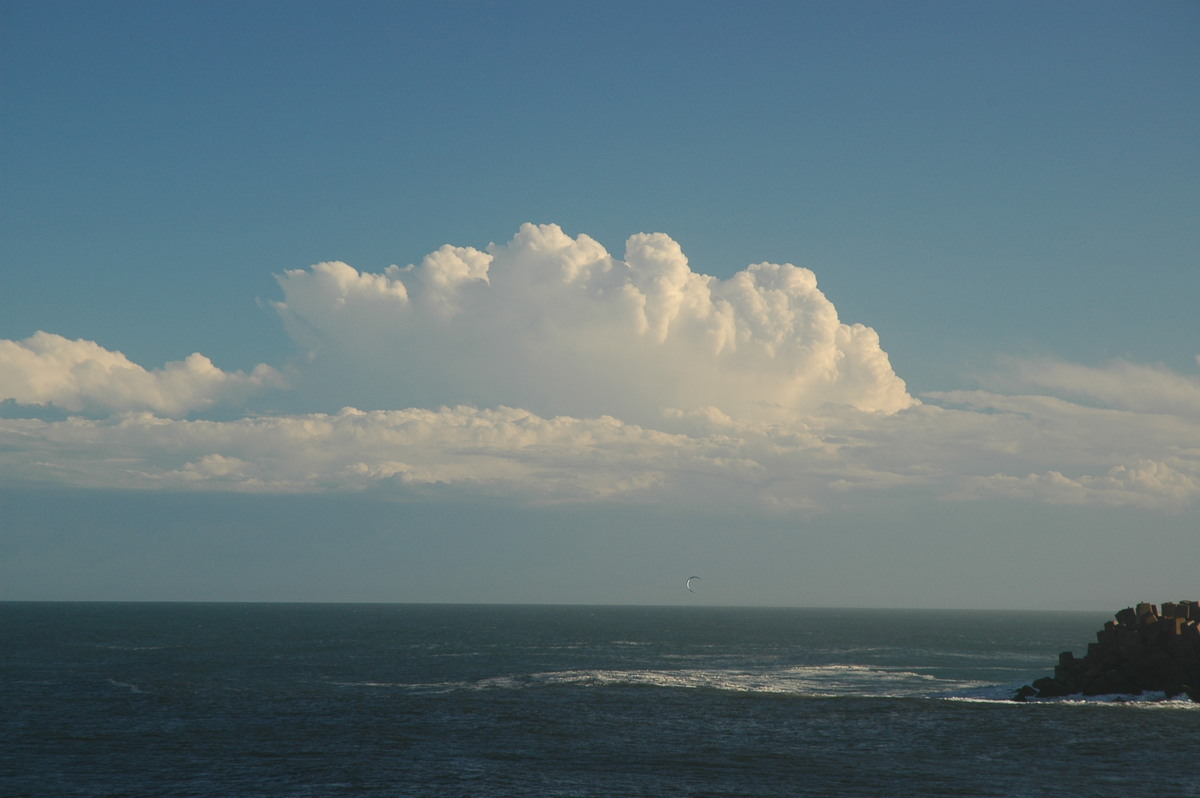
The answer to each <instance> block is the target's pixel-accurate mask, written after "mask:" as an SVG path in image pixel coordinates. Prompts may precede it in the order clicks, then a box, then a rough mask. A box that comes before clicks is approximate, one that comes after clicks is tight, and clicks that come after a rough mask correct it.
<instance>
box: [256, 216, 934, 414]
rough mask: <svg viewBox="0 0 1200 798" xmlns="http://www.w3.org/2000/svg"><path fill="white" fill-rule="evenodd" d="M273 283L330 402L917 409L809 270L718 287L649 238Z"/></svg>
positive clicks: (657, 409) (749, 276)
mask: <svg viewBox="0 0 1200 798" xmlns="http://www.w3.org/2000/svg"><path fill="white" fill-rule="evenodd" d="M278 279H279V284H280V286H281V287H282V289H283V292H284V299H283V301H282V302H279V303H277V304H276V308H277V309H278V311H279V313H280V315H281V317H282V318H283V321H284V323H285V325H286V327H287V329H288V331H289V332H290V333H291V335H292V336H293V337H294V338H295V339H296V340H297V341H298V342H300V343H301V344H302V345H303V346H304V347H305V348H307V349H309V350H311V352H312V353H313V355H312V360H311V363H310V364H309V366H308V368H309V369H310V374H311V375H312V382H311V383H310V387H311V388H312V389H313V390H316V391H324V392H325V393H326V401H327V402H337V403H338V404H352V405H356V406H367V407H380V408H386V407H396V406H398V405H404V406H420V407H437V406H440V405H443V404H446V405H454V404H470V405H474V406H487V407H492V406H496V405H500V404H504V405H509V406H515V407H523V408H528V409H531V410H534V411H536V412H538V413H540V414H543V415H557V414H570V415H573V416H578V417H593V416H598V415H602V414H606V413H607V414H612V415H615V416H617V417H619V418H621V419H623V420H625V421H635V422H638V423H655V422H657V420H658V419H660V418H661V417H662V414H663V412H664V411H666V410H668V409H682V410H685V411H693V410H697V409H700V408H706V407H715V408H719V409H720V410H721V411H722V412H724V413H726V414H728V415H730V416H731V417H734V418H740V419H760V420H773V421H780V422H789V421H795V420H797V419H798V418H801V417H803V416H804V415H806V414H808V413H810V412H813V411H814V410H817V409H819V408H821V407H823V406H826V405H846V406H850V407H854V408H858V409H861V410H870V411H880V412H885V413H891V412H895V411H897V410H901V409H903V408H906V407H909V406H912V405H913V404H915V400H914V399H913V398H912V397H911V396H909V394H908V393H907V391H906V390H905V386H904V382H903V381H902V380H901V379H900V378H899V377H897V376H896V374H895V373H894V372H893V371H892V368H891V365H890V363H889V361H888V357H887V354H886V353H885V352H884V351H883V350H882V349H881V348H880V346H879V338H878V336H877V335H876V334H875V332H874V331H873V330H871V329H870V328H868V327H864V326H862V325H846V324H842V323H841V322H840V321H839V320H838V316H837V311H836V309H835V308H834V306H833V304H832V303H831V302H830V301H829V300H828V299H827V298H826V297H825V295H824V294H822V293H821V291H820V290H819V289H818V288H817V282H816V278H815V277H814V276H813V273H812V272H811V271H809V270H808V269H803V268H799V267H796V266H792V265H788V264H784V265H778V264H767V263H762V264H757V265H754V266H750V267H749V268H747V269H746V270H744V271H742V272H739V273H738V274H736V275H734V276H733V277H732V278H731V279H729V280H724V281H722V280H718V279H716V278H714V277H710V276H706V275H701V274H697V273H695V272H693V271H691V269H690V268H689V266H688V262H687V258H686V257H685V256H684V254H683V252H682V251H681V250H680V248H679V245H678V244H677V243H675V242H674V241H673V240H671V239H670V238H668V237H667V236H665V235H662V234H658V233H656V234H639V235H635V236H633V237H631V238H630V239H629V241H628V242H627V245H626V252H625V258H624V260H617V259H614V258H613V257H611V256H610V255H609V254H608V253H607V252H606V251H605V250H604V248H603V247H602V246H600V244H599V243H597V242H596V241H594V240H593V239H591V238H589V237H588V236H586V235H581V236H579V237H578V238H571V237H570V236H568V235H566V234H565V233H564V232H563V231H562V230H561V229H560V228H558V227H557V226H555V225H544V226H534V225H528V224H527V225H524V226H522V227H521V229H520V231H519V232H518V233H517V235H516V236H515V237H514V238H513V239H512V241H510V242H509V243H508V244H505V245H496V244H492V245H489V246H488V247H487V251H486V252H484V251H481V250H477V249H472V248H469V247H450V246H445V247H442V248H441V249H439V250H438V251H437V252H434V253H433V254H431V255H429V256H427V257H426V258H425V259H424V260H423V261H422V262H421V264H420V265H417V266H409V267H407V268H403V269H401V268H399V267H396V266H392V267H389V268H388V269H387V270H386V271H385V272H384V273H382V274H363V273H360V272H358V271H356V270H355V269H353V268H352V267H350V266H348V265H346V264H344V263H323V264H318V265H317V266H314V267H312V268H311V269H308V270H294V271H289V272H286V273H285V274H283V275H281V276H280V277H279V278H278ZM348 373H353V374H355V375H357V377H358V379H355V380H349V379H346V378H345V375H347V374H348Z"/></svg>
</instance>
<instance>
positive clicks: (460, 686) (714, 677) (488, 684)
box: [337, 664, 1015, 697]
mask: <svg viewBox="0 0 1200 798" xmlns="http://www.w3.org/2000/svg"><path fill="white" fill-rule="evenodd" d="M337 684H339V685H341V686H347V687H368V688H389V687H390V688H396V689H404V690H411V691H415V692H423V693H444V692H454V691H479V690H519V689H529V688H536V687H552V686H581V687H612V686H631V687H662V688H676V689H703V690H720V691H728V692H737V693H763V694H768V693H769V694H787V695H802V696H847V695H865V696H878V697H919V696H928V695H947V694H952V693H953V694H958V693H962V692H964V691H970V690H979V689H995V688H994V686H992V685H988V684H987V683H983V682H977V681H962V680H953V679H943V678H939V677H937V676H932V675H930V674H927V673H918V672H915V671H910V670H900V669H888V668H878V667H870V666H865V665H846V664H830V665H811V666H796V667H790V668H784V669H781V670H748V669H725V668H681V669H631V670H622V669H604V668H597V669H580V670H561V671H544V672H539V673H529V674H518V675H505V676H494V677H487V678H483V679H477V680H468V681H446V682H338V683H337ZM1004 689H1005V690H1007V688H1004ZM1014 689H1015V688H1014ZM1011 692H1012V691H1011V690H1007V695H1011Z"/></svg>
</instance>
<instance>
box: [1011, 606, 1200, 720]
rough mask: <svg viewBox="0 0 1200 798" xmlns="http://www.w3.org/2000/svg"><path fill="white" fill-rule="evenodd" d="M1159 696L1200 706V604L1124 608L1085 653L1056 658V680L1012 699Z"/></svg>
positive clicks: (1025, 688)
mask: <svg viewBox="0 0 1200 798" xmlns="http://www.w3.org/2000/svg"><path fill="white" fill-rule="evenodd" d="M1146 692H1161V693H1163V694H1165V696H1166V697H1167V698H1168V699H1172V698H1179V697H1181V696H1187V697H1188V698H1189V699H1191V700H1192V701H1195V702H1198V703H1200V602H1197V601H1177V602H1164V603H1163V605H1162V610H1161V611H1160V610H1159V608H1158V607H1157V606H1155V605H1154V604H1150V603H1147V602H1142V603H1140V604H1138V605H1137V606H1136V607H1126V608H1125V609H1123V610H1121V611H1120V612H1118V613H1116V615H1115V616H1114V620H1111V621H1108V622H1107V623H1106V624H1104V628H1103V629H1101V630H1100V631H1099V632H1097V633H1096V642H1095V643H1089V644H1088V648H1087V653H1086V654H1085V655H1084V656H1083V657H1078V658H1077V657H1076V656H1075V655H1074V654H1073V653H1072V652H1070V651H1064V652H1062V653H1061V654H1059V655H1058V665H1056V666H1055V668H1054V675H1053V676H1044V677H1042V678H1040V679H1037V680H1036V681H1034V682H1033V684H1031V685H1030V684H1027V685H1024V686H1022V687H1021V688H1020V689H1018V690H1017V691H1016V693H1014V694H1013V697H1012V698H1013V700H1014V701H1026V700H1028V699H1030V698H1062V697H1064V696H1070V695H1080V694H1082V695H1085V696H1098V695H1114V694H1120V695H1141V694H1142V693H1146Z"/></svg>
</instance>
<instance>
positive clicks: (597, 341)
mask: <svg viewBox="0 0 1200 798" xmlns="http://www.w3.org/2000/svg"><path fill="white" fill-rule="evenodd" d="M1198 142H1200V6H1197V5H1196V4H1195V3H1192V2H1159V3H1153V4H1132V3H1125V2H1056V3H1041V2H1037V3H1034V2H996V3H971V4H963V3H954V2H913V3H903V4H898V3H889V2H854V1H851V2H839V3H825V2H821V3H816V2H788V3H782V2H779V3H777V2H754V3H745V4H733V3H714V2H702V1H697V2H645V1H644V0H643V1H642V2H637V3H632V2H629V3H627V2H619V1H614V2H604V3H540V2H437V3H432V2H429V3H426V2H364V3H356V4H344V3H333V2H317V1H315V0H294V1H292V2H268V1H267V0H263V1H262V2H255V3H235V2H224V1H222V0H217V1H216V2H210V3H203V4H195V3H193V4H181V3H159V2H126V1H125V0H114V2H110V3H104V4H95V3H84V2H62V1H61V0H39V2H27V1H26V0H0V600H138V601H144V600H171V601H378V602H507V603H566V604H573V603H578V604H693V605H699V606H704V605H767V606H838V605H842V606H855V607H871V606H894V607H934V608H1001V609H1087V610H1115V609H1119V608H1120V607H1123V606H1126V605H1128V604H1130V603H1133V602H1137V601H1154V602H1158V601H1166V600H1177V599H1181V598H1200V596H1197V595H1196V593H1197V591H1198V590H1200V578H1198V576H1197V575H1198V573H1200V569H1198V568H1197V565H1196V562H1197V556H1196V555H1197V543H1198V542H1200V313H1197V301H1198V299H1200V271H1198V268H1200V146H1197V143H1198ZM692 575H699V576H700V577H701V580H700V582H698V583H694V586H695V587H696V591H695V592H694V593H689V592H688V591H687V590H686V588H685V586H684V582H685V580H686V579H687V577H689V576H692Z"/></svg>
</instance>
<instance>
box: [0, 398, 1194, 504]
mask: <svg viewBox="0 0 1200 798" xmlns="http://www.w3.org/2000/svg"><path fill="white" fill-rule="evenodd" d="M931 399H932V400H934V401H936V402H942V403H943V404H944V405H945V406H939V405H937V404H932V403H930V404H924V405H917V406H913V407H911V408H908V409H906V410H903V411H899V412H897V413H894V414H890V415H881V414H878V413H867V412H862V411H854V410H845V409H843V410H840V411H838V412H836V413H831V414H825V415H817V414H814V415H812V416H810V417H809V418H808V420H807V421H806V422H805V423H804V424H797V425H791V426H785V425H779V424H775V423H773V422H762V421H746V420H735V419H732V418H730V417H729V416H726V415H724V414H723V413H721V412H719V411H716V410H713V409H709V410H706V411H698V412H695V413H682V412H679V413H676V414H674V415H673V416H672V417H670V418H668V419H666V420H665V421H664V422H663V424H662V426H661V428H659V429H653V428H648V427H644V426H640V425H635V424H630V423H627V422H623V421H621V420H619V419H616V418H614V417H612V416H600V417H596V418H574V417H568V416H557V417H551V418H547V417H543V416H539V415H537V414H534V413H531V412H529V411H527V410H522V409H517V408H508V407H498V408H492V409H479V408H473V407H468V406H459V407H454V408H440V409H438V410H426V409H419V408H408V409H403V410H375V411H361V410H355V409H352V408H346V409H343V410H341V411H339V412H337V413H329V414H325V413H314V414H299V415H288V416H269V417H268V416H263V417H252V418H243V419H238V420H236V421H209V420H181V419H174V420H173V419H164V418H161V417H158V416H155V415H153V414H149V413H143V414H130V415H126V416H122V417H120V418H116V419H110V420H103V419H79V418H75V419H69V420H68V421H60V422H47V421H41V420H34V419H8V420H0V479H4V480H6V481H10V482H17V481H39V482H52V483H62V484H70V485H77V486H88V487H106V488H127V489H128V488H132V489H173V490H233V491H241V492H250V493H347V492H349V493H369V494H371V495H374V496H378V497H384V498H387V497H391V498H395V499H409V498H413V497H464V496H503V497H506V498H507V499H509V500H514V501H518V502H525V503H533V504H546V503H560V502H597V501H600V502H614V501H615V502H623V503H653V504H655V505H657V506H680V507H689V508H693V509H694V508H700V507H710V508H722V509H731V508H740V509H742V510H745V511H748V512H754V513H764V512H765V513H772V514H773V513H780V512H794V511H800V512H817V511H821V510H827V509H832V508H836V507H839V506H844V505H853V504H855V503H858V502H861V501H869V500H871V498H872V497H873V496H878V495H882V494H886V493H888V492H893V491H896V490H903V491H909V492H913V491H916V492H918V493H920V494H921V495H924V496H927V497H929V498H941V499H945V500H971V499H979V498H986V497H1002V498H1011V499H1016V500H1020V501H1036V502H1043V503H1050V504H1064V503H1070V504H1099V505H1107V506H1135V507H1143V508H1152V509H1156V510H1161V511H1165V512H1180V511H1183V510H1186V509H1187V508H1188V507H1190V506H1192V505H1193V504H1194V503H1195V501H1196V500H1197V498H1200V424H1198V423H1195V422H1189V421H1186V420H1179V419H1172V418H1169V417H1166V416H1163V415H1161V414H1145V413H1133V412H1129V411H1115V410H1098V409H1095V408H1089V407H1084V406H1081V405H1074V404H1071V403H1069V402H1064V401H1062V400H1048V399H1047V398H1045V397H1003V396H996V395H991V394H986V393H983V392H963V393H962V394H946V395H939V396H935V397H931Z"/></svg>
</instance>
